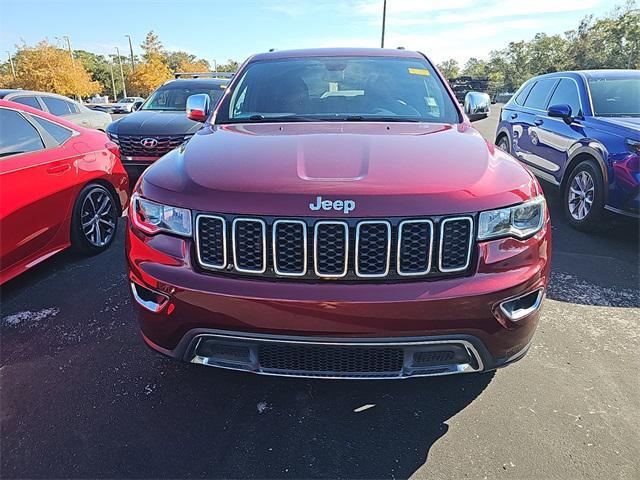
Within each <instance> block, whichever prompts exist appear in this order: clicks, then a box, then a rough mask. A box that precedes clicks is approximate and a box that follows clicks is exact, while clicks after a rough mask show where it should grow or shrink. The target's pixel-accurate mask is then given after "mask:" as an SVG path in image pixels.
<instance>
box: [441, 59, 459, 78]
mask: <svg viewBox="0 0 640 480" xmlns="http://www.w3.org/2000/svg"><path fill="white" fill-rule="evenodd" d="M438 70H440V72H441V73H442V75H444V78H446V79H447V80H451V79H452V78H456V77H457V76H459V75H460V65H458V62H457V61H456V60H454V59H453V58H450V59H449V60H445V61H444V62H442V63H440V64H438Z"/></svg>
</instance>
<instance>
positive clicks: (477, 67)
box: [462, 57, 488, 77]
mask: <svg viewBox="0 0 640 480" xmlns="http://www.w3.org/2000/svg"><path fill="white" fill-rule="evenodd" d="M487 73H488V72H487V62H485V61H484V60H480V59H478V58H475V57H471V58H470V59H469V60H467V63H465V64H464V68H463V69H462V75H465V76H468V77H486V76H487Z"/></svg>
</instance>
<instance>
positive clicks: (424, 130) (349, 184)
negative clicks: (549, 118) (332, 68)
mask: <svg viewBox="0 0 640 480" xmlns="http://www.w3.org/2000/svg"><path fill="white" fill-rule="evenodd" d="M140 189H141V193H142V195H144V196H146V197H148V198H150V199H154V200H157V201H160V202H164V203H166V204H170V205H175V206H183V207H187V208H191V209H195V210H203V211H210V212H219V213H237V214H260V215H296V216H326V217H335V216H345V212H343V211H334V210H333V209H332V210H324V209H322V208H321V209H319V210H318V209H314V208H312V207H311V206H310V204H311V205H315V204H316V203H317V200H318V197H321V201H322V200H332V201H335V200H341V201H343V202H344V201H346V200H352V201H354V202H355V209H354V210H353V211H351V212H350V213H349V216H351V217H363V216H367V217H369V216H374V217H375V216H409V215H438V214H451V213H469V212H475V211H479V210H485V209H491V208H497V207H503V206H507V205H512V204H516V203H519V202H521V201H523V200H525V199H527V198H530V197H531V196H535V195H537V194H539V193H540V190H539V186H538V183H537V181H536V180H535V179H533V177H532V176H531V174H529V172H528V171H527V170H525V168H524V167H522V166H521V165H520V164H519V163H518V162H517V161H516V160H514V159H513V158H511V157H510V156H508V155H507V154H505V153H503V152H502V151H500V150H498V149H497V148H494V147H493V145H492V144H489V143H487V142H486V141H485V140H484V139H483V138H482V136H481V135H480V134H479V133H478V132H477V131H475V130H474V129H473V128H471V127H470V126H468V125H443V124H425V123H392V124H384V123H333V122H324V123H288V124H287V123H284V124H277V123H276V124H250V125H246V124H245V125H222V126H206V127H205V128H203V129H202V130H200V132H198V134H197V135H195V136H194V137H193V138H192V139H191V141H190V142H189V143H188V144H187V146H186V147H183V148H181V149H178V150H174V151H173V152H171V153H170V154H168V155H166V156H165V157H163V158H162V159H160V160H159V161H157V162H156V163H155V164H154V165H152V166H151V167H150V168H149V169H148V170H147V171H146V173H145V175H144V177H143V181H142V182H141V184H140Z"/></svg>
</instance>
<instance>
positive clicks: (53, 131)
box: [31, 115, 73, 144]
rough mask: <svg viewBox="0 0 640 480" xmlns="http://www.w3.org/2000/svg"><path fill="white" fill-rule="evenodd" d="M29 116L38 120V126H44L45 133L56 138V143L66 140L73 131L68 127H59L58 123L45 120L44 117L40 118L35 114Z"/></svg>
mask: <svg viewBox="0 0 640 480" xmlns="http://www.w3.org/2000/svg"><path fill="white" fill-rule="evenodd" d="M31 118H33V119H34V120H35V121H36V122H38V123H39V124H40V126H41V127H42V128H44V129H45V130H46V131H47V133H48V134H49V135H51V136H52V137H53V138H54V139H55V140H56V142H58V144H62V143H64V142H66V141H67V139H68V138H69V137H71V135H73V132H72V131H71V130H69V129H68V128H65V127H61V126H60V125H56V124H55V123H53V122H50V121H49V120H45V119H44V118H40V117H37V116H35V115H33V116H32V117H31Z"/></svg>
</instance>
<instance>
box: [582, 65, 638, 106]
mask: <svg viewBox="0 0 640 480" xmlns="http://www.w3.org/2000/svg"><path fill="white" fill-rule="evenodd" d="M589 90H590V92H591V101H592V102H593V114H594V115H596V116H600V117H638V116H640V73H635V72H634V73H631V72H630V73H629V76H625V77H614V78H607V77H604V78H603V77H601V78H590V79H589Z"/></svg>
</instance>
